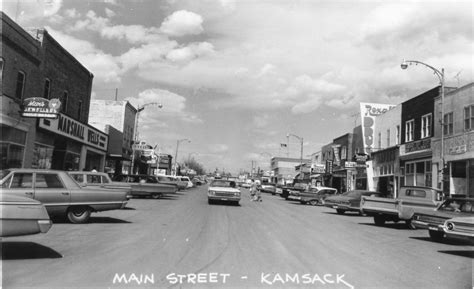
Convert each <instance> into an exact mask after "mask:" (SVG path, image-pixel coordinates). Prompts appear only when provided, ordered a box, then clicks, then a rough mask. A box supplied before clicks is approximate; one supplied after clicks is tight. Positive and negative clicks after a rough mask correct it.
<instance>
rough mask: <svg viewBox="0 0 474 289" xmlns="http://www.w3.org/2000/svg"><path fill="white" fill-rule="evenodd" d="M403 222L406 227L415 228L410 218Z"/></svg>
mask: <svg viewBox="0 0 474 289" xmlns="http://www.w3.org/2000/svg"><path fill="white" fill-rule="evenodd" d="M405 224H406V225H407V227H408V228H410V229H412V230H416V227H415V225H414V224H413V223H412V222H411V219H410V220H406V221H405Z"/></svg>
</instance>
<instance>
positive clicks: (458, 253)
mask: <svg viewBox="0 0 474 289" xmlns="http://www.w3.org/2000/svg"><path fill="white" fill-rule="evenodd" d="M438 252H439V253H444V254H450V255H456V256H461V257H467V258H471V259H474V250H443V251H438Z"/></svg>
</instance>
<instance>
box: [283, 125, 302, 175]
mask: <svg viewBox="0 0 474 289" xmlns="http://www.w3.org/2000/svg"><path fill="white" fill-rule="evenodd" d="M290 136H292V137H295V138H297V139H299V141H300V143H301V155H300V177H301V179H303V174H302V172H303V138H302V137H299V136H297V135H294V134H291V133H288V134H286V137H287V138H288V139H289V138H290Z"/></svg>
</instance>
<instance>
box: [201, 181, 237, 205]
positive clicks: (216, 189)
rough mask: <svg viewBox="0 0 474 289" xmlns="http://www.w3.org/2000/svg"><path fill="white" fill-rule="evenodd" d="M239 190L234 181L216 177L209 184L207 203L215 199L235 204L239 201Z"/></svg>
mask: <svg viewBox="0 0 474 289" xmlns="http://www.w3.org/2000/svg"><path fill="white" fill-rule="evenodd" d="M240 195H241V194H240V190H239V189H238V188H237V184H236V183H235V182H234V181H229V180H222V179H216V180H214V181H212V182H211V183H210V184H209V188H208V191H207V199H208V202H209V204H212V203H214V202H215V201H226V202H232V203H234V204H236V205H238V204H239V202H240Z"/></svg>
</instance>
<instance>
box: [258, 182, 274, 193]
mask: <svg viewBox="0 0 474 289" xmlns="http://www.w3.org/2000/svg"><path fill="white" fill-rule="evenodd" d="M258 189H259V190H260V191H261V192H265V193H270V194H272V195H275V194H276V193H275V190H276V185H275V184H274V183H269V182H262V184H261V185H260V187H259V188H258Z"/></svg>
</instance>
